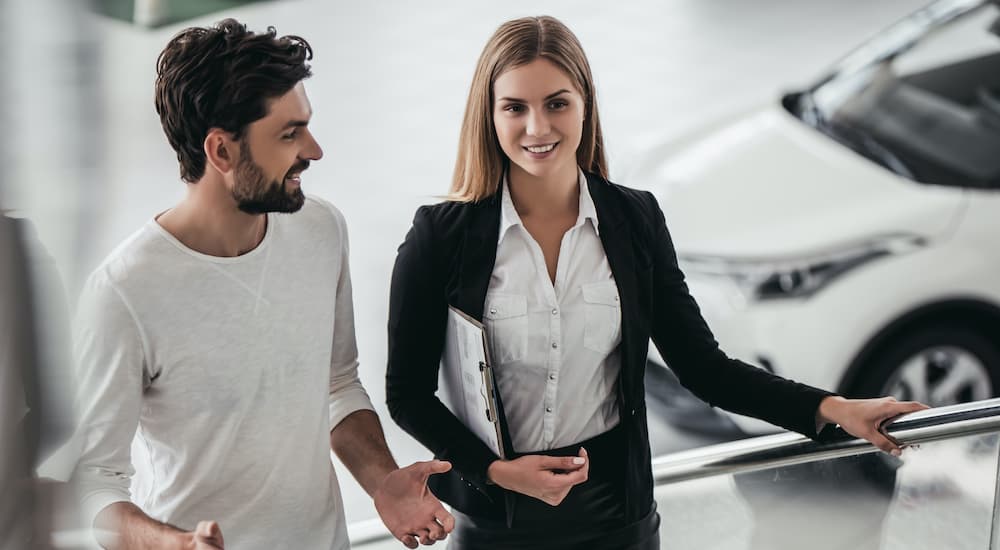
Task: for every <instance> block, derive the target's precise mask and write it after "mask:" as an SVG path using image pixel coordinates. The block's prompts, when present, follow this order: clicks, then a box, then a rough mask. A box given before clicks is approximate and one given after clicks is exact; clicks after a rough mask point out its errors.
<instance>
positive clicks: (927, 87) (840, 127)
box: [785, 0, 1000, 189]
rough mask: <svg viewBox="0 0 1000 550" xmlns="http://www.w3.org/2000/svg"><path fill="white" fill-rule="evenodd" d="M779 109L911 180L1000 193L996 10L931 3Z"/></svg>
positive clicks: (980, 0) (958, 1)
mask: <svg viewBox="0 0 1000 550" xmlns="http://www.w3.org/2000/svg"><path fill="white" fill-rule="evenodd" d="M785 106H786V107H787V108H788V109H789V110H790V111H791V112H793V113H794V114H795V115H797V116H798V117H799V118H801V119H802V120H803V121H804V122H806V123H807V124H809V125H811V126H813V127H815V128H817V129H818V130H820V131H822V132H824V133H825V134H827V135H829V136H831V137H833V138H834V139H836V140H837V141H839V142H841V143H843V144H844V145H846V146H848V147H850V148H851V149H853V150H854V151H856V152H858V153H859V154H861V155H863V156H865V157H867V158H869V159H870V160H872V161H874V162H876V163H878V164H880V165H882V166H884V167H885V168H887V169H889V170H892V171H893V172H895V173H897V174H900V175H902V176H904V177H907V178H910V179H912V180H914V181H919V182H924V183H932V184H939V185H950V186H961V187H978V188H994V189H1000V154H998V152H1000V8H998V4H997V3H993V2H986V1H985V0H945V1H941V2H936V3H934V4H931V5H930V6H928V7H926V8H924V9H922V10H920V11H918V12H916V13H914V14H913V15H911V16H909V17H907V18H906V19H904V20H902V21H900V22H899V23H897V24H896V25H894V26H892V27H890V28H889V29H887V30H886V31H884V32H883V33H882V34H880V35H879V36H877V37H876V38H873V39H872V40H870V41H869V42H867V43H866V44H865V45H863V46H862V47H861V48H859V49H858V50H856V51H854V52H853V53H852V54H850V55H849V56H847V57H846V58H845V59H844V60H843V61H842V62H841V63H840V64H838V65H837V66H836V67H835V68H834V70H833V71H832V72H831V73H830V74H828V75H827V76H825V77H824V78H822V79H820V81H819V82H818V83H817V84H815V85H814V86H812V87H811V88H810V89H808V90H806V91H803V92H799V93H796V94H790V95H789V96H787V97H786V98H785Z"/></svg>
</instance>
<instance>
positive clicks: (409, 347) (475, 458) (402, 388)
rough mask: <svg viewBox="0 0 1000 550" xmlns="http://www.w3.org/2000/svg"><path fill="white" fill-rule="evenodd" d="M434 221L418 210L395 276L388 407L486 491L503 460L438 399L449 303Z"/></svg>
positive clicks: (391, 298)
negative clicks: (494, 464) (495, 463)
mask: <svg viewBox="0 0 1000 550" xmlns="http://www.w3.org/2000/svg"><path fill="white" fill-rule="evenodd" d="M431 215H432V214H431V209H430V207H427V206H424V207H421V208H420V209H419V210H417V213H416V216H415V217H414V219H413V227H412V228H411V229H410V231H409V233H408V234H407V235H406V239H405V240H404V241H403V244H402V245H400V247H399V252H398V255H397V256H396V265H395V266H394V267H393V271H392V283H391V288H390V294H389V353H388V367H387V369H386V404H387V405H388V407H389V413H390V415H392V418H393V420H395V421H396V423H397V424H399V426H400V427H402V428H403V429H404V430H406V431H407V432H408V433H409V434H410V435H412V436H413V437H414V438H416V439H417V440H418V441H419V442H420V443H422V444H423V445H424V446H425V447H427V448H428V449H430V450H431V452H433V453H434V455H435V456H436V457H438V458H439V459H442V460H447V461H449V462H451V463H452V468H453V469H454V470H455V471H456V472H458V473H459V474H460V475H461V476H462V477H463V478H464V479H465V480H466V481H468V482H470V483H472V484H474V485H475V486H476V487H477V488H478V489H480V490H485V486H486V482H487V476H486V470H487V468H488V467H489V465H490V464H491V463H492V462H493V461H494V460H497V459H498V458H499V457H498V456H497V455H496V454H495V453H494V452H493V451H492V450H490V448H489V447H487V446H486V444H485V443H483V442H482V441H480V440H479V438H478V437H476V435H475V434H473V433H472V432H471V431H470V430H469V429H468V428H466V427H465V425H463V424H462V423H461V421H459V420H458V418H456V417H455V415H454V414H452V413H451V411H449V410H448V408H447V407H445V406H444V404H443V403H442V402H441V400H440V399H438V397H437V396H436V395H435V392H436V391H437V386H438V368H439V366H440V361H441V353H442V350H443V348H444V338H445V329H446V325H447V315H448V302H447V297H446V295H445V279H446V276H447V274H446V273H443V272H440V271H441V270H440V269H439V268H438V267H437V266H440V265H442V263H443V262H438V261H436V257H437V256H438V255H440V254H442V252H441V251H440V250H437V249H436V248H435V245H436V241H435V235H434V227H433V224H432V221H431Z"/></svg>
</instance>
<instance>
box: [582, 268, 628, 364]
mask: <svg viewBox="0 0 1000 550" xmlns="http://www.w3.org/2000/svg"><path fill="white" fill-rule="evenodd" d="M581 288H582V289H583V301H584V302H585V303H584V315H585V322H586V324H585V325H584V328H583V346H584V347H585V348H587V349H589V350H591V351H595V352H597V353H605V354H606V353H608V352H610V351H611V350H613V349H614V348H615V346H617V345H618V342H620V341H621V328H622V312H621V303H620V300H619V298H618V285H617V284H615V282H614V281H613V280H612V281H604V282H600V283H590V284H586V285H583V286H582V287H581Z"/></svg>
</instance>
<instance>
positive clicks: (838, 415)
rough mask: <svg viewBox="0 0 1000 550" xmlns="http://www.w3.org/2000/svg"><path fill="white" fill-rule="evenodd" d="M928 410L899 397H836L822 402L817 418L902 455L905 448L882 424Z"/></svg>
mask: <svg viewBox="0 0 1000 550" xmlns="http://www.w3.org/2000/svg"><path fill="white" fill-rule="evenodd" d="M928 408H930V407H928V406H927V405H924V404H923V403H918V402H916V401H896V398H895V397H881V398H878V399H845V398H843V397H840V396H839V395H834V396H830V397H827V398H824V399H823V401H821V402H820V404H819V410H818V411H817V412H816V415H817V418H818V420H820V421H821V422H829V423H831V424H840V427H841V428H843V430H844V431H845V432H847V433H849V434H851V435H853V436H855V437H860V438H862V439H867V440H868V441H870V442H871V443H872V445H875V446H876V447H878V448H879V449H882V450H883V451H885V452H887V453H889V454H891V455H893V456H899V454H900V453H901V452H902V448H901V447H900V446H899V443H898V442H896V441H894V440H893V439H892V438H891V437H888V436H887V435H886V434H885V433H884V432H883V431H882V429H881V428H882V424H883V423H884V422H885V421H886V420H889V419H892V418H895V417H897V416H899V415H903V414H907V413H911V412H916V411H922V410H924V409H928Z"/></svg>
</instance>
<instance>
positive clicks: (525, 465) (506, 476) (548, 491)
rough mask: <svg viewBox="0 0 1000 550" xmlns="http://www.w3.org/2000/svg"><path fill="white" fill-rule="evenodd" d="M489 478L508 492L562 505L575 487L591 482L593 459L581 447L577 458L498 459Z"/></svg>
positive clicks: (524, 457) (551, 504)
mask: <svg viewBox="0 0 1000 550" xmlns="http://www.w3.org/2000/svg"><path fill="white" fill-rule="evenodd" d="M487 475H488V476H489V478H490V480H491V481H492V482H493V483H496V484H497V485H499V486H501V487H503V488H504V489H507V490H510V491H514V492H517V493H521V494H522V495H528V496H529V497H534V498H537V499H538V500H540V501H542V502H544V503H546V504H548V505H549V506H558V505H559V504H560V503H561V502H562V501H563V499H564V498H566V495H568V494H569V491H570V489H572V488H573V486H574V485H577V484H580V483H583V482H584V481H587V476H588V475H590V460H589V459H588V458H587V451H586V449H584V448H583V447H580V453H579V454H578V455H577V456H543V455H528V456H522V457H521V458H517V459H514V460H497V461H495V462H493V464H490V467H489V469H488V470H487Z"/></svg>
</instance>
